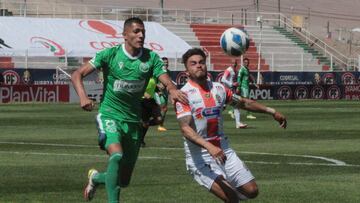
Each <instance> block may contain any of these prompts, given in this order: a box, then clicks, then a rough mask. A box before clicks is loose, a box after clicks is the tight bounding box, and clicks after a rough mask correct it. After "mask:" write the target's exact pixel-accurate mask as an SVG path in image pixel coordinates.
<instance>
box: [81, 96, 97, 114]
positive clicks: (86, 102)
mask: <svg viewBox="0 0 360 203" xmlns="http://www.w3.org/2000/svg"><path fill="white" fill-rule="evenodd" d="M80 106H81V108H82V109H84V110H85V111H92V110H93V109H94V107H95V104H94V101H93V100H91V99H89V98H86V99H82V100H80Z"/></svg>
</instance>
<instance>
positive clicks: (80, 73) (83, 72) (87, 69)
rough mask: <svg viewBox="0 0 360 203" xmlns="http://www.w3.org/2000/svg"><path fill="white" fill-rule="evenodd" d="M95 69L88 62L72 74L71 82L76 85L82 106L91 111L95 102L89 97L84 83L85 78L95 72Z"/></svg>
mask: <svg viewBox="0 0 360 203" xmlns="http://www.w3.org/2000/svg"><path fill="white" fill-rule="evenodd" d="M94 70H95V69H94V68H93V66H92V65H91V64H90V63H86V64H84V65H82V66H81V67H80V68H78V69H77V70H76V71H74V72H73V73H72V74H71V82H72V84H73V86H74V89H75V91H76V93H77V94H78V95H79V98H80V106H81V108H83V109H84V110H86V111H91V110H92V109H93V108H94V102H93V101H92V100H91V99H89V98H88V96H87V94H86V91H85V88H84V84H83V78H84V77H85V76H87V75H89V74H90V73H91V72H93V71H94Z"/></svg>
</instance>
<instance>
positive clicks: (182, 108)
mask: <svg viewBox="0 0 360 203" xmlns="http://www.w3.org/2000/svg"><path fill="white" fill-rule="evenodd" d="M175 112H176V118H177V119H179V118H181V117H184V116H191V109H190V106H189V105H188V104H183V103H180V102H176V103H175Z"/></svg>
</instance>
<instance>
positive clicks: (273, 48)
mask: <svg viewBox="0 0 360 203" xmlns="http://www.w3.org/2000/svg"><path fill="white" fill-rule="evenodd" d="M246 30H247V31H248V33H249V35H250V36H251V37H252V39H253V40H254V41H255V44H256V45H257V46H259V44H260V43H261V56H262V57H263V58H264V59H265V61H266V62H267V63H268V64H269V65H270V70H271V71H321V68H322V67H321V65H319V64H318V61H317V59H316V58H314V57H313V56H312V55H311V54H310V53H307V52H305V51H304V50H303V49H302V48H300V47H299V46H298V45H297V44H296V43H295V42H293V41H292V40H290V39H288V38H287V37H285V36H284V35H282V34H280V33H279V32H277V31H276V30H275V29H274V28H273V27H272V26H263V27H262V31H260V28H259V26H246ZM260 35H261V36H260Z"/></svg>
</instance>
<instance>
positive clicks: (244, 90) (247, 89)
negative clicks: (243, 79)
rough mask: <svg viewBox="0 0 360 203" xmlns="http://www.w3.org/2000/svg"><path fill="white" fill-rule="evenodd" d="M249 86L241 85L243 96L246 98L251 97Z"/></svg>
mask: <svg viewBox="0 0 360 203" xmlns="http://www.w3.org/2000/svg"><path fill="white" fill-rule="evenodd" d="M249 92H250V91H249V88H247V87H241V96H242V97H245V98H249Z"/></svg>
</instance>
